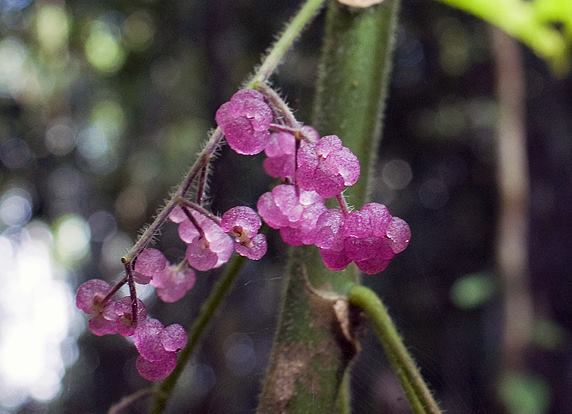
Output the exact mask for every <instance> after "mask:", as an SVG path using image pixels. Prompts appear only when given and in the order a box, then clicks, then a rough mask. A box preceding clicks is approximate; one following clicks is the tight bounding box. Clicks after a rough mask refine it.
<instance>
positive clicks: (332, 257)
mask: <svg viewBox="0 0 572 414" xmlns="http://www.w3.org/2000/svg"><path fill="white" fill-rule="evenodd" d="M320 256H322V260H323V261H324V264H325V265H326V267H327V268H328V269H330V270H342V269H345V268H346V266H347V265H348V264H350V263H351V259H350V258H349V257H347V256H346V255H345V253H344V252H343V250H342V251H335V250H327V249H320Z"/></svg>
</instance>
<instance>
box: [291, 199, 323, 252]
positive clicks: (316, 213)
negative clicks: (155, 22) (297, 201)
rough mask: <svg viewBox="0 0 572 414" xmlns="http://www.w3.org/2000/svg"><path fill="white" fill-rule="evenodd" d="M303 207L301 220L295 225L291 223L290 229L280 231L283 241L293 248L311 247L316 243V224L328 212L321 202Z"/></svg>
mask: <svg viewBox="0 0 572 414" xmlns="http://www.w3.org/2000/svg"><path fill="white" fill-rule="evenodd" d="M304 193H306V192H304ZM302 198H303V197H301V199H302ZM303 206H304V210H303V212H302V216H301V217H300V219H299V220H298V221H297V222H295V223H291V224H290V226H289V227H283V228H281V229H280V236H281V237H282V240H284V242H285V243H287V244H289V245H291V246H301V245H304V244H305V245H309V244H313V243H314V242H315V239H316V224H317V222H318V219H319V217H320V216H321V215H322V213H323V212H324V211H325V210H326V206H324V204H322V202H321V200H320V201H319V202H316V203H312V204H308V205H303Z"/></svg>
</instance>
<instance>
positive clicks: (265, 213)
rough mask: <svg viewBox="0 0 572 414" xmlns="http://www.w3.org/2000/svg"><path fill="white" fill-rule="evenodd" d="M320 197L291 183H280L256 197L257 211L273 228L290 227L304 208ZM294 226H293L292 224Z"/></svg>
mask: <svg viewBox="0 0 572 414" xmlns="http://www.w3.org/2000/svg"><path fill="white" fill-rule="evenodd" d="M316 203H322V199H321V197H320V196H318V194H316V193H315V192H313V191H297V189H296V188H295V187H294V186H293V185H286V184H281V185H277V186H276V187H274V188H273V189H272V191H271V192H268V193H264V194H262V196H261V197H260V198H259V199H258V203H257V208H258V213H259V214H260V216H261V217H262V218H263V219H264V221H265V222H266V223H267V224H268V225H269V226H270V227H272V228H274V229H280V228H282V227H292V226H293V225H294V224H295V223H297V222H298V221H299V220H300V219H301V218H302V215H303V213H304V210H305V209H307V208H308V207H310V206H312V205H313V204H316ZM294 227H295V226H294Z"/></svg>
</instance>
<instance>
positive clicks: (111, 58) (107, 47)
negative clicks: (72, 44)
mask: <svg viewBox="0 0 572 414" xmlns="http://www.w3.org/2000/svg"><path fill="white" fill-rule="evenodd" d="M85 55H86V57H87V60H88V62H89V63H90V64H91V65H92V66H93V67H95V68H96V69H97V70H99V71H101V72H105V73H113V72H116V71H118V70H119V69H120V68H121V67H122V66H123V63H124V62H125V50H124V49H123V47H122V45H121V43H120V41H119V39H118V36H117V34H116V33H115V30H114V27H112V26H110V25H109V24H107V23H105V22H102V21H96V22H94V23H93V24H92V25H91V28H90V31H89V36H88V38H87V40H86V42H85Z"/></svg>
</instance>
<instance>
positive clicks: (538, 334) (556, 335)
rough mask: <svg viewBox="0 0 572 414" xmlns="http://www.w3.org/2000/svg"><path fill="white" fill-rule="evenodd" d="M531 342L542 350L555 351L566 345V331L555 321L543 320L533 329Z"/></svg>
mask: <svg viewBox="0 0 572 414" xmlns="http://www.w3.org/2000/svg"><path fill="white" fill-rule="evenodd" d="M531 340H532V342H533V343H535V344H536V345H538V346H540V347H542V348H545V349H548V350H555V349H558V348H560V347H561V346H562V345H563V344H564V342H565V340H566V331H565V330H564V329H563V328H562V327H560V326H559V325H558V324H556V323H555V322H553V321H550V320H548V319H541V320H538V321H536V322H535V324H534V326H533V328H532V338H531Z"/></svg>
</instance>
